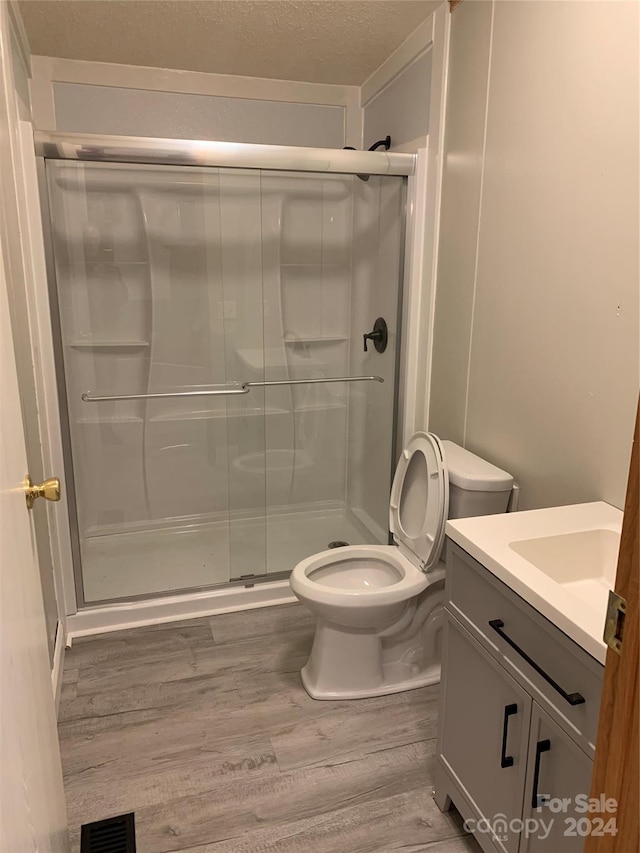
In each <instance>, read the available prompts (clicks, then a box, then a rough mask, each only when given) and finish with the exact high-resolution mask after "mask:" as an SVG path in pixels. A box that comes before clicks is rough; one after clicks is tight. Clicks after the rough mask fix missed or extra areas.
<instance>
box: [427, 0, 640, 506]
mask: <svg viewBox="0 0 640 853" xmlns="http://www.w3.org/2000/svg"><path fill="white" fill-rule="evenodd" d="M638 12H639V7H638V5H637V4H636V3H633V2H628V3H627V2H621V3H613V4H612V3H607V2H571V3H568V2H567V3H564V2H557V3H520V2H510V1H509V0H501V2H497V3H495V4H492V3H490V2H484V0H480V2H463V3H462V4H460V5H459V6H458V7H457V8H456V10H455V12H454V13H453V15H452V36H451V65H450V88H449V112H448V118H447V124H448V138H447V145H446V169H445V185H444V204H443V222H442V229H441V244H440V266H439V272H438V295H437V305H436V330H435V332H436V334H435V350H434V371H433V387H432V400H431V407H430V428H431V429H432V430H434V431H435V432H437V433H438V434H440V435H442V436H443V437H445V438H453V439H454V440H457V441H461V442H463V443H464V444H465V445H466V446H468V447H469V448H470V449H471V450H473V451H475V452H477V453H479V454H480V455H483V456H486V457H487V458H488V459H490V460H491V461H493V462H495V463H497V464H499V465H500V466H501V467H503V468H506V469H507V470H509V471H510V472H512V473H513V474H514V475H515V476H516V477H517V479H518V480H519V481H520V483H521V485H522V504H521V506H522V507H524V508H531V507H539V506H544V505H555V504H563V503H571V502H577V501H588V500H596V499H604V500H606V501H609V502H610V503H612V504H614V505H616V506H618V507H622V505H623V501H624V492H625V486H626V478H627V468H628V464H629V451H630V445H631V437H632V432H633V418H634V412H635V405H636V400H637V393H638V363H639V353H638V337H639V330H638V310H639V309H638V290H639V288H638V278H639V270H638V233H639V217H638V159H639V158H638V153H639V150H638V73H637V71H638V58H639V51H638Z"/></svg>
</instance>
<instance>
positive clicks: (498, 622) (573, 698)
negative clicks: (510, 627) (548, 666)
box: [489, 619, 585, 705]
mask: <svg viewBox="0 0 640 853" xmlns="http://www.w3.org/2000/svg"><path fill="white" fill-rule="evenodd" d="M489 627H490V628H493V630H494V631H495V632H496V634H499V635H500V636H501V637H502V639H503V640H504V641H505V643H508V644H509V645H510V646H511V648H512V649H514V650H515V651H516V652H518V654H519V655H520V657H523V658H524V659H525V660H526V662H527V663H528V664H529V666H532V667H533V669H535V671H536V672H537V673H538V675H541V676H542V677H543V678H544V680H545V681H546V682H547V684H550V685H551V686H552V687H553V689H554V690H557V691H558V693H559V694H560V695H561V696H562V698H563V699H564V700H565V701H566V702H568V703H569V704H570V705H583V704H584V701H585V699H584V696H583V695H582V694H581V693H567V692H566V690H563V689H562V687H560V685H559V684H558V682H557V681H554V680H553V678H551V676H550V675H547V673H546V672H545V671H544V669H542V667H541V666H539V665H538V664H537V663H536V662H535V661H534V660H533V658H530V657H529V655H528V654H527V653H526V652H525V651H523V650H522V649H521V648H520V646H518V645H517V644H516V643H514V641H513V640H512V639H511V637H509V636H507V634H505V632H504V631H503V630H502V629H503V628H504V622H503V621H502V619H490V620H489Z"/></svg>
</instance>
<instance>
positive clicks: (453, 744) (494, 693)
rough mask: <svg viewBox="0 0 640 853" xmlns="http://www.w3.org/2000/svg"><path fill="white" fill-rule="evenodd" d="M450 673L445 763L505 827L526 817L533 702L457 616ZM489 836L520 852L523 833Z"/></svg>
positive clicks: (449, 644)
mask: <svg viewBox="0 0 640 853" xmlns="http://www.w3.org/2000/svg"><path fill="white" fill-rule="evenodd" d="M444 670H445V679H444V684H443V702H442V705H441V713H442V717H441V722H440V743H439V748H440V754H441V760H442V761H443V762H444V764H445V765H446V766H447V767H448V769H449V772H450V773H451V774H452V775H453V776H454V778H455V779H456V780H457V783H458V785H459V786H460V788H461V789H462V790H463V791H464V793H465V796H466V797H467V799H468V800H469V803H470V804H471V805H472V806H475V809H476V811H477V813H478V814H479V815H480V817H481V818H484V819H485V820H486V821H488V823H489V824H490V825H491V826H493V824H494V821H496V820H497V821H498V822H499V824H500V826H501V827H503V826H504V825H505V821H506V824H507V825H508V824H509V823H510V821H511V820H513V819H519V818H520V817H521V815H522V798H523V791H524V781H525V771H526V760H527V744H528V741H529V723H530V719H531V704H532V700H531V698H530V697H529V695H528V694H527V693H525V691H524V690H523V689H522V688H521V687H520V686H519V685H518V684H517V683H516V682H515V681H514V680H513V678H511V676H509V675H507V673H506V672H505V671H504V670H503V669H502V667H501V666H500V665H499V664H498V663H496V661H494V659H493V658H492V657H491V656H490V655H489V654H488V653H487V652H486V651H485V650H484V649H483V648H482V647H481V646H480V644H479V643H477V642H476V641H475V640H474V639H473V637H471V635H470V634H469V633H468V632H467V631H466V630H465V629H464V628H462V626H461V625H460V624H459V623H458V622H457V621H456V620H455V619H454V618H453V617H451V616H447V622H446V625H445V658H444ZM489 835H490V837H492V841H493V843H494V844H495V846H496V847H497V849H499V850H504V851H506V853H517V851H518V845H519V841H520V836H519V834H518V833H517V832H516V833H513V832H502V830H501V832H500V835H498V836H492V834H491V833H489ZM485 837H486V835H485ZM547 853H548V851H547ZM554 853H555V851H554Z"/></svg>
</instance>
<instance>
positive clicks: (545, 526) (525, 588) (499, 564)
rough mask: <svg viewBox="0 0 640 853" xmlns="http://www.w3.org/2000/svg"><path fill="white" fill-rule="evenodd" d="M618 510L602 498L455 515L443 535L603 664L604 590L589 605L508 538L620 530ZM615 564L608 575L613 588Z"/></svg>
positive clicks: (604, 654) (517, 539)
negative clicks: (486, 512)
mask: <svg viewBox="0 0 640 853" xmlns="http://www.w3.org/2000/svg"><path fill="white" fill-rule="evenodd" d="M622 516H623V513H622V511H621V510H619V509H616V508H615V507H613V506H611V505H610V504H607V503H604V501H597V502H594V503H586V504H573V505H570V506H559V507H549V508H547V509H536V510H527V511H524V512H512V513H503V514H501V515H486V516H479V517H477V518H458V519H455V520H453V521H448V522H447V525H446V534H447V536H448V537H449V538H450V539H451V540H453V541H454V542H456V543H457V544H458V545H460V547H461V548H464V550H465V551H467V553H469V554H471V556H472V557H474V558H475V559H476V560H478V562H479V563H482V565H483V566H485V567H486V568H487V569H488V570H489V571H490V572H491V573H492V574H493V575H495V576H496V577H497V578H498V579H499V580H501V581H502V582H503V583H505V584H506V585H507V586H508V587H510V588H511V589H512V590H513V591H514V592H515V593H517V594H518V595H519V596H520V597H521V598H523V599H524V600H525V601H526V602H528V603H529V604H530V605H531V606H532V607H535V609H536V610H537V611H539V612H540V613H541V614H542V615H543V616H545V617H546V618H547V619H548V620H549V621H550V622H552V623H553V624H554V625H556V626H557V627H558V628H559V629H560V630H561V631H564V633H565V634H567V636H569V637H571V639H572V640H574V641H575V642H576V643H578V645H579V646H581V647H582V648H583V649H584V650H585V651H586V652H588V653H589V654H590V655H592V657H594V658H595V659H596V660H598V661H599V662H600V663H602V664H604V662H605V658H606V650H607V647H606V645H605V644H604V641H603V639H602V633H603V630H604V622H605V613H606V608H607V595H608V593H607V590H606V588H605V587H604V586H602V588H601V591H600V592H599V593H598V592H594V595H593V602H592V606H590V603H591V602H590V601H587V602H585V601H584V599H580V598H577V597H575V596H574V595H572V594H571V593H570V592H568V591H567V589H566V588H565V587H563V586H562V585H561V584H559V583H558V582H556V581H555V580H553V579H552V578H551V577H549V576H548V575H547V574H545V573H544V572H542V571H540V570H539V569H538V568H536V567H535V566H534V565H533V563H530V562H529V561H528V560H526V559H524V557H521V556H519V555H518V554H517V553H516V552H515V551H514V550H513V549H512V548H510V547H509V543H512V542H518V541H520V540H526V539H533V538H538V537H545V536H558V535H562V534H566V533H578V532H582V531H586V530H595V529H601V530H602V529H604V530H612V531H615V532H616V533H618V534H620V532H621V530H622ZM614 581H615V566H613V573H612V575H611V576H610V585H611V588H613V584H614Z"/></svg>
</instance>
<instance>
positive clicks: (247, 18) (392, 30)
mask: <svg viewBox="0 0 640 853" xmlns="http://www.w3.org/2000/svg"><path fill="white" fill-rule="evenodd" d="M440 2H441V0H435V2H431V0H21V2H20V9H21V12H22V16H23V18H24V23H25V27H26V31H27V35H28V37H29V43H30V46H31V52H32V53H34V54H41V55H45V56H62V57H67V58H69V59H90V60H95V61H99V62H121V63H125V64H127V65H151V66H155V67H160V68H182V69H187V70H191V71H210V72H217V73H220V74H242V75H247V76H250V77H274V78H278V79H285V80H307V81H311V82H315V83H342V84H351V85H360V84H361V83H363V82H364V81H365V80H366V78H367V77H368V76H369V75H370V74H371V73H372V72H373V71H374V70H375V69H376V68H377V67H378V66H379V65H380V64H381V63H382V62H384V60H385V59H386V58H387V57H388V56H389V55H390V54H391V53H392V52H393V51H394V50H395V49H396V48H397V47H398V45H400V44H401V43H402V42H403V41H404V40H405V39H406V38H407V36H408V35H410V33H411V32H412V31H413V30H414V29H415V28H416V27H417V26H418V24H420V23H421V22H422V21H423V20H424V19H425V18H426V17H427V16H428V15H429V14H430V13H431V12H432V11H433V10H434V9H435V8H436V6H438V5H439V3H440Z"/></svg>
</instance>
